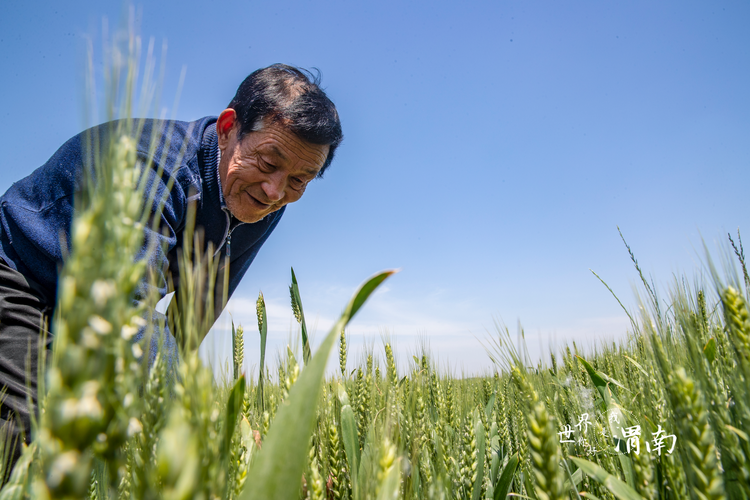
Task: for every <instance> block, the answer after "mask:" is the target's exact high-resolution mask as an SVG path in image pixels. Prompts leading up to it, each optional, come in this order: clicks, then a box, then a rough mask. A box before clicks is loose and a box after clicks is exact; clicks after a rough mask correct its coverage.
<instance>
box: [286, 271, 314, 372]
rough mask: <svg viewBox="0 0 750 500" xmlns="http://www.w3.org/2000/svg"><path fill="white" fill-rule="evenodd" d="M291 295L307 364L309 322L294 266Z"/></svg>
mask: <svg viewBox="0 0 750 500" xmlns="http://www.w3.org/2000/svg"><path fill="white" fill-rule="evenodd" d="M289 295H290V296H291V299H292V312H293V313H294V318H295V319H296V320H297V323H299V326H300V331H301V332H302V359H304V361H305V364H307V363H308V362H309V361H310V355H311V351H310V343H309V341H308V337H307V323H306V322H305V312H304V311H303V310H302V299H301V298H300V296H299V285H298V284H297V277H296V276H295V275H294V268H292V284H291V285H290V286H289Z"/></svg>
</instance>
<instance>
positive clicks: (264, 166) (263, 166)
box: [258, 156, 276, 174]
mask: <svg viewBox="0 0 750 500" xmlns="http://www.w3.org/2000/svg"><path fill="white" fill-rule="evenodd" d="M258 168H260V170H261V171H262V172H265V173H267V174H270V173H271V172H273V171H274V170H276V167H275V166H274V165H272V164H270V163H268V162H267V161H266V160H264V159H263V158H262V157H260V156H259V157H258Z"/></svg>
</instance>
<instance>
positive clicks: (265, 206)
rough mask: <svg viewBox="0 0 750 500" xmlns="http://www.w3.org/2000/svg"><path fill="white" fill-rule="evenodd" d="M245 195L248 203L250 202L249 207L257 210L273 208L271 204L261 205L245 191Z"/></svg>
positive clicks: (261, 203) (260, 202)
mask: <svg viewBox="0 0 750 500" xmlns="http://www.w3.org/2000/svg"><path fill="white" fill-rule="evenodd" d="M245 195H246V198H247V199H248V201H249V202H250V205H251V206H252V207H254V208H255V209H257V210H268V209H269V208H271V207H272V206H273V205H272V204H271V203H263V202H262V201H260V200H259V199H258V198H256V197H254V196H253V195H251V194H250V193H248V192H247V191H245Z"/></svg>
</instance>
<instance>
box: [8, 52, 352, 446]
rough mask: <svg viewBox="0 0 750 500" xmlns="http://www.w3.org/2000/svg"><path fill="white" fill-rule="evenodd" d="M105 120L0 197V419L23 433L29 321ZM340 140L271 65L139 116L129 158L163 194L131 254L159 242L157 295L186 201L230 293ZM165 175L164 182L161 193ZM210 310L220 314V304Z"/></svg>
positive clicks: (48, 282)
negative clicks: (180, 114) (163, 117)
mask: <svg viewBox="0 0 750 500" xmlns="http://www.w3.org/2000/svg"><path fill="white" fill-rule="evenodd" d="M112 128H113V127H111V126H108V124H104V125H101V126H99V127H95V128H94V129H92V130H90V131H87V132H85V133H83V134H79V135H78V136H76V137H74V138H72V139H70V140H69V141H68V142H66V143H65V144H64V145H63V146H62V147H61V148H60V149H59V150H58V151H57V152H56V153H55V154H54V155H53V156H52V157H51V158H50V159H49V161H47V163H46V164H44V165H43V166H42V167H41V168H39V169H37V170H36V171H34V172H33V173H32V174H31V175H29V176H28V177H26V178H24V179H22V180H20V181H19V182H17V183H15V184H13V186H12V187H11V188H10V189H9V190H8V191H7V192H6V193H5V194H4V195H3V196H2V197H0V384H2V388H3V390H5V391H6V395H5V399H4V401H3V402H2V405H1V406H0V419H1V420H0V424H3V423H4V421H11V420H13V419H14V416H13V415H14V414H15V418H17V419H19V420H20V423H21V424H22V426H20V428H19V426H18V425H12V426H11V428H12V429H13V431H12V432H13V433H14V435H15V436H19V435H21V434H22V433H23V432H24V429H25V430H26V431H28V429H29V421H30V419H29V410H28V404H27V397H28V396H30V397H31V400H32V401H34V402H35V401H36V387H37V381H36V373H37V352H38V346H39V342H40V338H41V337H40V326H43V325H46V324H47V323H48V320H49V318H50V317H51V312H52V310H53V308H54V305H55V302H56V293H57V274H58V271H59V269H60V266H61V263H62V261H63V255H65V254H66V252H67V251H68V249H67V248H63V247H62V246H63V245H62V244H61V242H63V241H70V238H69V236H70V226H71V221H72V216H73V206H74V198H75V195H76V191H77V190H78V188H79V186H80V182H81V173H82V171H83V170H84V168H85V167H84V166H85V165H87V164H88V162H89V161H90V160H91V157H92V155H93V153H92V150H93V149H96V148H94V147H92V144H95V143H96V141H100V142H101V143H106V141H107V139H108V135H109V133H110V131H111V130H112ZM341 139H342V133H341V123H340V121H339V117H338V113H337V111H336V108H335V106H334V105H333V103H332V102H331V101H330V100H329V99H328V97H327V96H326V95H325V93H324V92H323V91H322V90H321V89H320V87H319V86H318V82H317V81H311V79H310V78H309V77H308V76H307V74H306V73H304V72H302V71H300V70H299V69H297V68H293V67H290V66H286V65H280V64H276V65H273V66H270V67H268V68H264V69H260V70H258V71H255V72H254V73H252V74H251V75H250V76H248V77H247V79H245V81H244V82H243V83H242V84H241V85H240V87H239V89H238V90H237V94H236V95H235V97H234V99H232V101H231V102H230V103H229V106H228V107H227V109H225V110H224V111H222V112H221V113H220V114H219V116H218V117H206V118H202V119H200V120H197V121H195V122H191V123H186V122H168V121H156V120H146V121H145V122H144V127H143V130H142V132H141V133H140V136H139V139H138V155H139V157H140V159H141V160H142V161H144V163H145V164H147V165H149V167H150V168H151V169H152V170H151V172H152V173H153V172H155V171H156V168H157V167H161V168H163V171H164V175H162V176H161V177H155V176H154V177H153V179H155V182H157V183H158V187H159V189H161V190H162V193H163V194H164V199H165V200H166V203H165V205H164V208H163V210H162V211H161V215H160V216H161V221H160V222H161V224H160V231H154V232H152V231H150V230H148V231H147V233H146V243H145V245H144V252H143V254H144V256H145V248H146V246H148V245H149V243H153V242H154V240H157V241H158V242H160V243H161V245H156V247H155V248H156V250H155V252H152V253H150V254H149V256H148V258H149V260H150V262H149V264H150V267H151V269H152V270H153V271H154V274H155V275H156V276H157V280H156V281H157V283H156V286H157V287H159V293H160V294H161V295H162V296H164V295H165V294H166V293H167V292H168V291H169V290H168V289H167V283H168V282H169V280H168V279H167V276H170V277H171V278H172V282H173V283H178V282H179V268H178V258H177V256H178V252H179V250H180V249H181V247H182V244H183V241H182V239H183V231H185V229H186V223H187V216H188V204H189V203H193V202H194V203H195V204H196V217H195V220H196V226H198V227H199V228H202V231H203V233H204V240H203V241H204V244H205V248H204V250H207V249H209V248H213V250H214V251H215V252H216V255H217V256H218V257H220V262H222V263H223V262H226V261H227V260H228V261H229V263H230V265H229V269H228V276H223V277H222V279H223V281H224V282H228V294H229V296H231V294H232V292H233V291H234V290H235V289H236V287H237V285H238V284H239V282H240V280H241V279H242V276H243V275H244V274H245V272H246V271H247V269H248V267H249V266H250V264H251V263H252V261H253V259H254V258H255V256H256V255H257V253H258V250H259V249H260V247H261V246H262V245H263V243H264V242H265V241H266V239H267V238H268V236H269V235H270V234H271V232H272V231H273V230H274V228H275V227H276V225H277V224H278V222H279V220H280V219H281V216H282V215H283V214H284V207H285V206H286V205H287V204H289V203H293V202H295V201H297V200H299V199H300V197H302V195H303V194H304V192H305V188H306V187H307V185H308V183H309V182H310V181H312V180H313V179H315V178H316V177H320V176H321V175H322V174H323V172H324V171H325V170H326V168H328V166H329V165H330V163H331V160H332V159H333V156H334V153H335V151H336V148H337V146H338V145H339V144H340V142H341ZM92 141H93V142H92ZM154 143H155V144H154ZM99 145H100V146H101V144H99ZM154 147H155V149H154ZM149 151H152V152H153V153H152V154H149ZM169 179H171V182H173V183H174V184H173V186H172V187H171V189H169V191H168V192H167V186H169V185H170V183H169V182H167V181H168V180H169ZM160 194H161V193H160ZM144 203H147V204H148V205H147V206H148V207H149V208H151V207H152V206H153V205H154V203H153V202H152V201H149V200H144ZM61 235H62V236H63V237H62V238H61ZM147 286H149V285H148V284H146V283H144V284H143V288H142V289H141V293H143V292H144V291H145V287H147ZM175 288H177V285H175ZM218 289H221V288H220V287H219V288H218ZM218 295H221V294H218ZM136 298H138V297H136ZM219 299H220V300H221V297H219ZM217 306H218V309H216V310H217V311H220V310H221V308H222V307H223V306H224V304H223V303H222V302H219V303H217ZM164 337H165V338H164V339H163V340H164V342H165V343H166V344H167V345H168V346H170V348H171V349H174V338H173V337H171V335H169V333H168V332H166V333H165V334H164ZM49 345H51V340H48V341H47V347H49ZM27 374H28V375H29V378H30V380H27ZM27 388H28V389H27ZM29 390H30V391H31V393H30V394H29V393H28V391H29ZM14 422H15V420H14V421H13V423H14ZM25 437H26V439H27V440H28V435H27V434H26V435H25ZM17 453H18V452H17Z"/></svg>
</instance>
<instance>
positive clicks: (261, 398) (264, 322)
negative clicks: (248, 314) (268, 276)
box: [255, 292, 268, 413]
mask: <svg viewBox="0 0 750 500" xmlns="http://www.w3.org/2000/svg"><path fill="white" fill-rule="evenodd" d="M255 312H256V314H257V316H258V332H259V333H260V373H259V374H258V407H259V408H260V411H261V413H263V412H265V411H266V399H265V393H264V391H265V371H266V338H267V337H268V318H267V316H266V302H265V300H263V292H258V300H257V302H256V303H255Z"/></svg>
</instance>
